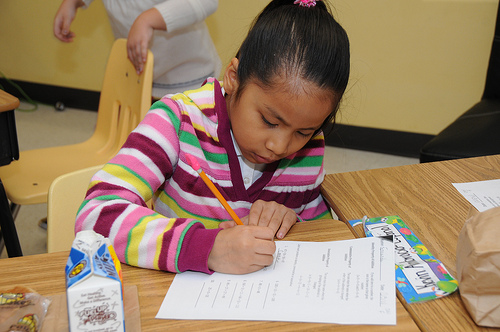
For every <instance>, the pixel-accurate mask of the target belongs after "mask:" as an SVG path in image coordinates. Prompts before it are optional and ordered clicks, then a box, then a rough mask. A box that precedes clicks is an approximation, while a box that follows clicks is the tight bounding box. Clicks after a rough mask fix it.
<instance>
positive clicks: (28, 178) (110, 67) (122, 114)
mask: <svg viewBox="0 0 500 332" xmlns="http://www.w3.org/2000/svg"><path fill="white" fill-rule="evenodd" d="M126 44H127V41H126V39H117V40H116V41H115V43H114V44H113V47H112V49H111V53H110V56H109V58H108V63H107V65H106V71H105V74H104V81H103V86H102V91H101V97H100V100H99V109H98V114H97V124H96V128H95V131H94V134H93V135H92V137H90V138H89V139H88V140H87V141H85V142H82V143H78V144H73V145H64V146H57V147H50V148H44V149H36V150H29V151H21V152H20V155H19V160H18V161H14V162H12V163H11V164H10V165H8V166H3V167H1V168H0V178H1V179H2V182H3V185H4V187H5V191H6V193H7V197H8V198H9V200H10V201H11V210H12V211H13V215H14V217H15V214H16V213H17V212H15V211H16V210H17V209H18V206H19V205H28V204H39V203H45V202H47V193H48V190H49V186H50V184H51V183H52V181H54V179H56V178H57V177H58V176H60V175H62V174H66V173H70V172H73V171H75V170H78V169H82V168H87V167H91V166H95V165H102V164H105V163H106V162H107V161H108V160H109V159H111V157H113V156H114V155H115V154H116V153H117V152H118V150H119V149H120V147H121V146H122V145H123V143H124V142H125V139H126V138H127V136H128V134H129V133H130V132H131V131H132V130H133V129H134V128H135V127H136V126H137V125H138V123H139V122H140V121H141V120H142V119H143V117H144V116H145V114H146V112H147V111H148V109H149V108H150V106H151V89H152V82H153V54H152V53H151V52H150V51H149V52H148V57H147V62H146V65H145V67H144V71H143V73H142V74H141V75H139V76H138V75H137V74H136V71H135V68H134V67H133V65H132V64H131V62H130V61H129V60H128V59H127V50H126ZM16 205H17V207H16Z"/></svg>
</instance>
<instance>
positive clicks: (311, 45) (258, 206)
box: [76, 0, 349, 274]
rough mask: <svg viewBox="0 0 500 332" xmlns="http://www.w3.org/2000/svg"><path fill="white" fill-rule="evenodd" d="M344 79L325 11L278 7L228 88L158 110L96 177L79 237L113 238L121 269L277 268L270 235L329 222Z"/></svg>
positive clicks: (229, 71)
mask: <svg viewBox="0 0 500 332" xmlns="http://www.w3.org/2000/svg"><path fill="white" fill-rule="evenodd" d="M348 76H349V42H348V38H347V35H346V33H345V31H344V30H343V29H342V27H341V26H340V25H339V24H338V23H337V22H336V21H335V20H334V19H333V17H332V16H331V14H330V13H329V12H328V10H327V8H326V6H325V3H324V2H323V1H309V0H302V1H294V0H274V1H271V3H269V5H268V6H267V7H266V8H265V9H264V10H263V12H262V13H261V14H260V15H259V16H258V17H257V19H256V21H255V22H254V25H253V27H252V28H251V30H250V32H249V34H248V36H247V37H246V39H245V41H244V42H243V44H242V46H241V48H240V50H239V51H238V53H237V56H236V57H235V58H233V59H232V61H231V63H230V64H229V65H228V66H227V68H226V71H225V75H224V81H223V85H224V87H223V88H221V85H220V83H219V82H218V81H217V80H216V79H213V78H212V79H209V80H208V81H207V82H206V84H205V85H204V86H203V87H201V88H200V89H197V90H190V91H186V92H184V93H183V94H175V95H168V96H165V97H163V98H162V99H161V100H160V101H158V102H156V103H155V104H154V105H153V106H152V108H151V110H150V111H149V112H148V114H147V115H146V117H145V118H144V120H143V121H142V122H141V123H140V124H139V126H138V127H137V128H136V129H135V130H134V131H133V132H132V133H131V134H130V136H129V137H128V139H127V141H126V143H125V144H124V146H123V148H122V149H121V151H120V152H119V153H118V155H117V156H116V157H114V158H113V159H112V160H111V161H110V162H109V163H108V164H106V165H105V166H104V168H103V169H102V170H101V171H99V172H98V173H97V174H96V175H95V176H94V177H93V179H92V181H91V184H90V187H89V190H88V192H87V197H86V198H85V201H84V202H83V204H82V207H81V209H80V211H79V213H78V216H77V221H76V232H78V231H80V230H83V229H93V230H95V231H97V232H98V233H101V234H102V235H104V236H106V237H109V238H110V239H111V241H112V242H113V245H114V248H115V250H116V252H117V254H118V257H119V258H120V260H121V261H123V262H125V263H127V264H130V265H136V266H140V267H146V268H153V269H161V270H167V271H172V272H182V271H186V270H193V271H202V272H206V273H211V272H213V271H218V272H224V273H235V274H241V273H248V272H252V271H256V270H259V269H261V268H263V267H264V266H267V265H269V264H271V263H272V260H273V253H274V251H275V245H274V242H273V238H274V236H276V237H277V238H279V239H281V238H283V237H284V236H285V235H286V233H287V232H288V230H289V229H290V228H291V227H292V226H293V225H294V224H295V222H296V221H297V220H299V221H300V220H305V219H307V220H310V219H320V218H325V217H330V214H329V210H328V208H327V206H326V204H325V202H324V200H323V198H322V196H321V194H320V184H321V182H322V181H323V178H324V170H323V153H324V137H323V133H322V128H323V127H324V126H326V125H328V124H329V123H330V122H332V121H333V119H334V116H335V113H336V110H337V106H338V104H339V101H340V99H341V97H342V94H343V92H344V90H345V88H346V85H347V81H348ZM186 154H190V155H192V156H194V157H195V158H197V160H198V161H199V164H200V165H201V168H202V169H203V170H204V172H205V173H206V174H207V175H208V177H209V178H211V180H212V181H213V182H214V183H215V185H216V186H217V187H218V188H219V190H220V191H221V193H222V194H223V196H224V197H225V198H226V200H227V201H228V203H229V204H230V205H231V207H232V208H233V209H234V211H235V212H236V214H237V215H238V216H239V217H240V218H242V220H243V222H244V223H245V224H246V225H245V226H237V225H236V224H235V222H234V221H232V220H231V218H230V216H229V214H228V213H227V211H226V210H225V209H224V208H223V206H222V205H221V204H220V202H219V201H218V200H217V198H216V197H214V196H213V194H212V192H211V191H210V190H209V189H208V188H207V186H206V184H205V183H204V182H203V180H202V179H201V178H200V177H199V175H198V173H197V172H196V171H195V170H193V169H192V168H191V166H190V165H189V163H188V161H187V159H186ZM150 200H152V202H153V206H154V210H151V209H150V208H148V206H147V202H148V201H150Z"/></svg>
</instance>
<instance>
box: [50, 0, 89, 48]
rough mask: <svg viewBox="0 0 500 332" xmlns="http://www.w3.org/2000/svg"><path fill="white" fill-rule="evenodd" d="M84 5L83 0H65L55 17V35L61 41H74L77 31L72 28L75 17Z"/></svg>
mask: <svg viewBox="0 0 500 332" xmlns="http://www.w3.org/2000/svg"><path fill="white" fill-rule="evenodd" d="M83 5H84V3H83V1H81V0H64V1H63V2H62V3H61V6H59V9H58V10H57V13H56V16H55V17H54V36H56V38H57V39H59V40H60V41H63V42H65V43H69V42H72V41H73V38H74V37H75V33H74V32H73V31H71V30H70V28H71V23H72V22H73V20H74V19H75V16H76V11H77V10H78V8H79V7H82V6H83Z"/></svg>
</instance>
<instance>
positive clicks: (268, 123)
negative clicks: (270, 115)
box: [262, 116, 277, 128]
mask: <svg viewBox="0 0 500 332" xmlns="http://www.w3.org/2000/svg"><path fill="white" fill-rule="evenodd" d="M262 121H264V123H265V124H266V125H268V126H269V127H271V128H274V127H276V126H277V124H274V123H271V122H269V121H267V119H266V118H265V117H264V116H262Z"/></svg>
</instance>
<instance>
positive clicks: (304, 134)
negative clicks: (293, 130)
mask: <svg viewBox="0 0 500 332" xmlns="http://www.w3.org/2000/svg"><path fill="white" fill-rule="evenodd" d="M297 134H299V135H300V136H302V137H309V136H311V135H312V134H313V133H303V132H301V131H298V132H297Z"/></svg>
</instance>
